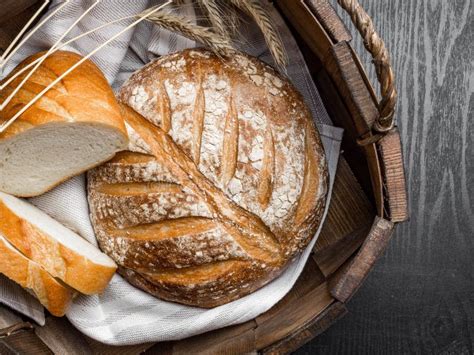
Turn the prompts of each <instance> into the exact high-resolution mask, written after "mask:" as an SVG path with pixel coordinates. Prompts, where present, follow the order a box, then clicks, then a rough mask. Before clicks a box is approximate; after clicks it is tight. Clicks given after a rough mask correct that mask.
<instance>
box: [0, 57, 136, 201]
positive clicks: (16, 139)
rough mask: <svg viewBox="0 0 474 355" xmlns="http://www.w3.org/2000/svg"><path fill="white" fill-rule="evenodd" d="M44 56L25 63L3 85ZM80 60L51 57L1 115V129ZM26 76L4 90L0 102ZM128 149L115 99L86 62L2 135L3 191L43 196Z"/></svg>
mask: <svg viewBox="0 0 474 355" xmlns="http://www.w3.org/2000/svg"><path fill="white" fill-rule="evenodd" d="M42 54H44V53H38V54H36V55H34V56H31V57H29V58H27V59H26V60H25V61H23V62H22V63H21V64H20V65H19V66H18V67H17V68H16V69H15V70H14V71H13V72H12V73H11V75H10V76H8V77H7V78H6V79H5V81H3V82H2V83H5V82H6V80H9V78H10V77H11V76H12V75H13V74H15V73H17V72H18V71H19V70H20V69H22V68H24V67H25V66H26V65H28V64H29V63H31V62H32V61H34V60H35V59H37V58H39V57H40V56H41V55H42ZM80 59H81V56H79V55H77V54H75V53H71V52H62V51H59V52H56V53H54V54H52V55H50V56H49V57H48V58H47V59H46V60H45V61H44V62H43V63H42V64H41V66H40V67H39V68H38V69H37V70H36V71H35V73H34V74H33V75H32V76H31V77H30V78H29V79H28V81H27V82H26V83H25V85H24V86H23V87H22V88H21V89H20V90H19V91H18V93H17V94H16V95H15V96H14V97H13V98H12V100H11V101H10V102H9V103H8V104H7V105H6V107H5V108H4V109H3V110H1V111H0V124H3V123H4V122H6V121H8V120H9V119H10V118H12V117H13V116H14V115H15V114H16V113H17V112H19V111H20V110H21V109H22V108H23V107H25V105H27V104H28V103H29V102H30V101H31V100H32V99H33V98H35V97H36V95H37V94H39V93H40V92H41V91H43V89H45V88H46V87H47V86H48V85H49V84H51V83H52V82H53V81H54V80H56V79H57V78H58V77H59V76H60V75H61V74H63V73H64V72H65V71H66V70H67V69H69V68H70V67H71V66H73V65H74V64H75V63H77V62H78V61H79V60H80ZM28 73H29V70H26V71H25V72H24V73H22V74H20V75H19V76H18V77H17V78H15V79H14V80H13V81H12V82H11V83H10V84H9V85H7V86H6V87H5V88H4V89H3V90H0V103H3V102H5V100H6V99H7V97H9V96H10V94H11V93H12V92H13V90H14V89H15V88H16V87H17V86H18V85H19V84H20V83H21V82H22V81H23V79H24V78H25V76H26V75H27V74H28ZM127 145H128V138H127V134H126V130H125V127H124V123H123V120H122V117H121V115H120V110H119V107H118V104H117V102H116V99H115V95H114V93H113V91H112V89H111V88H110V86H109V84H108V83H107V80H106V79H105V77H104V76H103V74H102V73H101V72H100V70H99V69H98V68H97V67H96V66H95V64H93V63H92V62H91V61H89V60H87V61H85V62H84V63H82V64H81V65H80V66H79V67H77V68H76V69H75V70H73V71H72V72H71V73H70V74H69V75H67V76H66V77H65V78H64V79H62V80H61V81H60V82H58V83H57V84H56V85H55V86H53V87H52V88H51V89H50V90H49V91H47V92H46V94H44V95H43V96H42V97H41V98H40V99H39V100H38V101H37V102H36V103H34V104H33V105H32V106H31V107H29V108H28V109H27V110H26V111H25V112H24V113H23V114H22V115H20V116H19V118H18V119H17V120H16V121H14V123H13V124H11V125H10V126H9V127H8V128H7V129H6V130H5V131H4V132H3V133H0V191H4V192H6V193H9V194H12V195H16V196H20V197H32V196H37V195H40V194H42V193H44V192H46V191H48V190H50V189H52V188H53V187H55V186H56V185H58V184H60V183H61V182H63V181H65V180H67V179H68V178H70V177H73V176H75V175H78V174H80V173H83V172H84V171H86V170H88V169H90V168H92V167H94V166H97V165H99V164H100V163H102V162H104V161H107V160H109V159H110V158H112V157H113V156H114V155H115V153H116V152H118V151H121V150H123V149H125V148H126V147H127Z"/></svg>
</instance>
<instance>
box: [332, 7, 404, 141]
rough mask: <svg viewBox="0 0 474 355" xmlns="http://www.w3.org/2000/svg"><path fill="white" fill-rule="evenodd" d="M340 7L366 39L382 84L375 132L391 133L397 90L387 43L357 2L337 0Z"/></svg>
mask: <svg viewBox="0 0 474 355" xmlns="http://www.w3.org/2000/svg"><path fill="white" fill-rule="evenodd" d="M337 2H338V3H339V5H340V6H341V7H342V8H343V9H344V10H345V11H346V12H347V13H348V14H349V15H350V17H351V19H352V22H353V23H354V25H355V27H356V28H357V30H358V31H359V33H360V34H361V36H362V38H363V39H364V46H365V48H366V49H367V51H369V53H370V54H371V55H372V58H373V63H374V65H375V72H376V74H377V79H378V81H379V83H380V92H381V95H382V99H381V101H380V102H379V104H378V110H379V113H380V117H379V119H378V120H377V121H376V122H375V123H374V126H373V128H374V130H375V131H377V132H379V133H385V132H388V131H390V130H391V129H392V128H393V126H394V118H393V116H394V113H395V104H396V102H397V90H396V88H395V76H394V74H393V70H392V65H391V63H390V56H389V54H388V50H387V48H386V47H385V43H384V42H383V40H382V39H381V38H380V36H379V35H378V34H377V31H376V30H375V27H374V24H373V22H372V19H371V18H370V16H369V15H368V14H367V13H366V12H365V10H364V9H363V8H362V7H361V6H360V4H359V2H358V1H357V0H337Z"/></svg>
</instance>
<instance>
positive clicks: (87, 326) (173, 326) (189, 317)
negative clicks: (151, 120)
mask: <svg viewBox="0 0 474 355" xmlns="http://www.w3.org/2000/svg"><path fill="white" fill-rule="evenodd" d="M92 3H93V1H92V0H90V1H89V0H82V1H80V0H73V1H71V3H70V4H68V5H67V6H66V7H65V8H63V9H62V10H61V11H60V12H59V13H58V15H56V16H54V17H53V18H52V19H51V20H50V21H49V22H48V23H47V24H46V25H45V26H43V27H42V28H41V29H40V30H39V31H38V32H37V33H36V34H35V35H34V36H33V37H32V38H31V40H30V41H29V42H28V43H27V44H26V45H25V46H24V47H22V48H21V49H20V50H19V52H18V53H17V54H16V56H15V57H14V58H13V60H12V62H11V63H10V64H9V66H8V69H7V70H6V72H9V70H10V69H12V68H13V66H14V65H16V64H17V63H18V62H19V61H21V60H22V59H24V58H25V57H26V56H28V55H30V54H33V53H35V52H37V51H40V50H45V49H48V48H49V47H50V46H51V45H52V43H54V42H55V40H56V39H57V38H58V37H59V36H60V35H61V34H62V33H64V31H65V29H66V28H67V27H68V26H69V25H70V24H72V23H73V21H74V20H75V19H76V18H77V17H79V16H80V14H81V13H83V11H85V9H86V8H87V7H88V6H90V5H91V4H92ZM159 3H161V1H149V0H135V1H120V0H102V2H101V3H100V4H99V5H98V6H96V7H95V8H94V9H93V10H92V11H91V12H90V13H89V14H88V15H87V16H86V17H84V19H83V20H82V21H81V22H80V23H79V25H78V26H76V28H75V29H74V31H72V32H71V35H70V36H67V37H66V39H69V38H70V37H72V36H76V35H78V34H80V33H83V32H85V31H88V30H90V29H92V28H95V27H97V26H100V25H101V24H103V23H105V22H108V21H111V20H114V19H117V18H119V17H124V16H128V15H131V14H134V13H138V12H140V11H142V10H144V9H146V8H147V7H149V6H152V5H156V4H159ZM60 4H61V1H53V3H52V5H51V6H50V8H49V11H53V9H55V8H56V7H57V6H59V5H60ZM267 6H268V7H269V9H271V12H272V17H273V20H274V23H275V24H276V25H277V26H278V28H279V30H280V33H281V36H282V39H283V42H284V44H285V46H286V48H287V50H288V54H289V57H290V65H289V67H288V69H287V75H288V76H289V78H290V80H291V81H292V82H293V83H294V84H295V86H296V87H297V88H298V89H299V90H300V91H301V93H302V94H303V96H304V97H305V100H306V102H307V104H308V105H309V107H310V109H311V111H312V113H313V116H314V118H315V121H316V123H317V125H318V128H319V131H320V134H321V137H322V140H323V144H324V147H325V150H326V155H327V159H328V164H329V172H330V187H331V189H330V190H332V185H333V182H334V175H335V171H336V167H337V161H338V156H339V149H340V141H341V138H342V130H341V129H339V128H335V127H331V126H330V125H331V121H330V119H329V117H328V115H327V113H326V111H325V109H324V106H323V104H322V102H321V99H320V97H319V94H318V92H317V89H316V87H315V86H314V83H313V81H312V79H311V76H310V74H309V71H308V69H307V67H306V64H305V62H304V60H303V58H302V54H301V53H300V51H299V49H298V46H297V44H296V42H295V40H294V39H293V37H292V35H291V33H290V31H289V30H288V28H287V27H286V25H285V24H284V22H283V20H282V19H281V18H280V16H279V14H278V13H277V12H276V10H274V9H273V8H272V7H271V5H267ZM179 11H180V13H181V14H182V15H185V16H188V17H190V18H196V17H195V14H194V10H193V9H192V7H191V6H186V7H184V8H183V9H180V10H179ZM126 24H127V22H126V21H124V22H123V23H120V24H115V25H113V26H110V27H106V28H105V29H102V30H100V31H98V32H97V33H93V34H91V35H88V36H86V37H83V38H81V39H80V40H79V41H77V42H75V43H73V44H72V45H71V46H70V47H69V48H68V49H69V50H74V51H77V52H79V53H82V54H86V53H88V52H89V51H91V50H92V49H93V48H95V47H96V46H97V45H99V44H100V43H102V42H103V41H104V39H107V38H110V36H112V35H113V34H114V33H117V32H118V31H119V30H120V29H122V28H123V27H124V26H125V25H126ZM241 35H242V36H243V39H242V40H240V41H239V42H240V43H242V44H241V45H240V46H241V47H242V48H241V49H243V50H244V51H246V52H248V53H250V54H253V55H255V56H258V57H260V58H261V59H263V60H265V61H267V62H270V63H272V60H271V57H270V55H269V53H268V50H267V48H266V46H265V43H264V40H263V38H262V36H261V34H260V33H259V31H258V29H257V28H256V26H254V25H251V24H249V23H246V24H245V26H242V29H241ZM194 46H196V44H195V43H194V42H193V41H190V40H188V39H185V38H183V37H181V36H179V35H176V34H174V33H170V32H168V31H166V30H162V29H160V28H159V27H157V26H154V25H152V24H149V23H143V24H140V25H139V26H138V27H137V28H135V29H134V30H133V31H129V32H127V33H125V34H123V35H122V36H121V37H120V38H119V39H118V40H116V41H114V42H112V43H110V44H109V45H107V46H106V48H104V49H103V50H101V51H100V52H98V53H97V54H96V55H94V56H93V57H92V60H93V61H94V62H95V63H96V64H97V65H98V66H99V67H100V68H101V69H102V71H103V72H104V74H105V75H106V77H107V79H108V80H109V82H110V83H111V84H112V85H113V87H114V88H115V89H118V88H119V87H120V85H121V84H122V83H123V82H124V81H125V80H126V79H127V78H128V77H129V76H130V74H131V73H132V72H134V71H135V70H137V69H139V68H140V67H141V66H143V65H144V64H145V63H147V62H148V61H150V60H151V59H153V58H155V57H157V56H160V55H164V54H168V53H171V52H175V51H177V50H181V49H184V48H188V47H194ZM30 201H31V202H32V203H33V204H35V205H36V206H38V207H39V208H41V209H42V210H43V211H45V212H46V213H48V214H50V215H51V216H53V217H54V218H56V219H57V220H58V221H60V222H62V223H63V224H65V225H66V226H67V227H69V228H71V229H72V230H74V231H76V232H77V233H79V234H80V235H81V236H82V237H84V238H85V239H87V240H88V241H89V242H91V243H93V244H95V245H97V242H96V239H95V236H94V232H93V229H92V226H91V223H90V220H89V210H88V204H87V196H86V184H85V176H84V175H81V176H78V177H75V178H73V179H71V180H69V181H67V182H65V183H64V184H62V185H60V186H59V187H57V188H56V189H54V190H52V191H50V192H49V193H46V194H44V195H42V196H39V197H36V198H32V199H30ZM328 205H329V203H328ZM326 212H327V211H326ZM320 229H321V228H320ZM318 234H319V231H318V233H317V234H316V236H315V237H314V239H313V240H312V242H311V244H310V245H309V246H308V248H307V249H306V251H305V252H304V253H302V254H301V255H300V256H298V257H297V258H295V260H294V261H293V262H292V264H291V265H290V266H289V267H288V269H287V270H286V271H285V272H284V273H283V274H282V275H281V276H280V277H279V278H278V279H276V280H274V281H273V282H271V283H270V284H268V285H267V286H265V287H263V288H261V289H260V290H258V291H256V292H254V293H253V294H251V295H248V296H246V297H244V298H241V299H239V300H237V301H234V302H232V303H230V304H227V305H223V306H220V307H216V308H214V309H209V310H207V309H200V308H194V307H189V306H183V305H180V304H176V303H171V302H166V301H162V300H159V299H157V298H155V297H152V296H150V295H149V294H147V293H145V292H142V291H140V290H138V289H136V288H135V287H133V286H131V285H130V284H129V283H128V282H126V281H125V280H124V279H123V278H122V277H120V276H119V275H115V276H114V278H113V279H112V282H111V284H110V285H109V287H108V288H107V290H106V291H105V292H104V293H103V294H101V295H95V296H80V297H78V298H77V299H76V300H75V301H74V303H73V305H72V307H71V309H70V310H69V312H68V313H67V317H68V319H69V320H70V321H71V323H72V324H73V325H74V326H75V327H77V328H78V329H79V330H80V331H81V332H83V333H84V334H86V335H88V336H89V337H91V338H94V339H96V340H98V341H101V342H103V343H108V344H113V345H128V344H137V343H144V342H152V341H153V342H156V341H167V340H177V339H182V338H186V337H189V336H192V335H196V334H200V333H204V332H206V331H210V330H213V329H217V328H221V327H226V326H229V325H233V324H238V323H242V322H246V321H248V320H250V319H253V318H255V317H256V316H258V315H259V314H261V313H263V312H265V311H267V310H268V309H270V308H271V307H272V306H273V305H275V304H276V303H277V302H278V301H279V300H281V299H282V298H283V297H284V296H285V294H286V293H288V292H289V291H290V290H291V288H292V286H293V285H294V283H295V282H296V280H297V278H298V276H299V275H300V273H301V271H302V270H303V267H304V265H305V263H306V260H307V258H308V256H309V254H310V252H311V249H312V248H313V246H314V244H315V242H316V239H317V235H318ZM8 282H9V281H5V280H4V279H3V278H0V288H1V289H2V291H4V292H0V302H4V303H5V304H7V305H9V306H11V307H13V308H16V309H19V308H18V307H15V303H14V302H8V301H9V300H10V301H11V300H18V299H20V296H19V295H18V294H16V293H15V292H23V291H20V290H19V289H18V288H15V291H9V290H10V289H11V288H8V287H7V284H8ZM9 292H10V293H9ZM25 302H26V301H25ZM32 302H33V301H32ZM23 308H25V307H23ZM26 309H28V307H26ZM35 309H36V308H35ZM23 313H25V314H28V312H27V311H24V310H23ZM29 316H30V317H32V318H33V319H35V320H37V321H38V322H39V323H40V324H41V323H42V321H41V317H38V315H37V314H36V317H35V315H33V314H29ZM43 322H44V320H43Z"/></svg>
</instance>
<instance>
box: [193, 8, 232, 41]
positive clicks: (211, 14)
mask: <svg viewBox="0 0 474 355" xmlns="http://www.w3.org/2000/svg"><path fill="white" fill-rule="evenodd" d="M198 2H199V5H200V6H201V7H202V9H203V10H204V11H205V12H206V13H207V16H208V18H209V21H210V22H211V24H212V26H213V27H214V31H216V32H217V33H219V34H220V35H221V36H222V37H224V38H226V39H227V40H229V41H230V32H229V29H228V25H227V24H226V23H225V22H224V19H225V17H226V16H225V12H224V11H223V9H222V8H221V7H220V6H219V5H218V4H217V1H216V0H198Z"/></svg>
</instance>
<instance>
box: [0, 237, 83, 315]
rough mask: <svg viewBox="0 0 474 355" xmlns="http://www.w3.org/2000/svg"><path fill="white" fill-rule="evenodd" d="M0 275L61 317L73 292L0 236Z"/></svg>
mask: <svg viewBox="0 0 474 355" xmlns="http://www.w3.org/2000/svg"><path fill="white" fill-rule="evenodd" d="M0 254H1V257H0V273H2V274H4V275H5V276H6V277H8V278H9V279H11V280H13V281H14V282H16V283H17V284H19V285H20V286H22V287H24V288H26V289H27V290H29V291H30V292H31V293H33V295H34V296H35V297H36V298H38V300H39V301H40V302H41V304H42V305H43V306H44V307H46V309H48V311H49V312H50V313H51V314H52V315H54V316H57V317H62V316H63V315H64V314H65V313H66V311H67V309H68V307H69V305H70V303H71V301H72V299H73V297H74V291H72V290H71V289H69V288H68V287H66V286H63V285H62V284H61V283H60V282H58V281H56V279H55V278H54V277H52V276H51V275H50V274H49V273H48V272H47V271H45V270H44V269H43V268H42V267H41V266H39V265H38V264H37V263H35V262H33V261H31V260H29V259H27V258H26V257H25V256H24V255H23V254H21V253H20V252H19V251H18V250H16V249H15V248H14V247H13V246H12V245H11V244H10V243H9V242H8V241H7V240H6V239H5V238H4V237H3V236H1V234H0Z"/></svg>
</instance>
